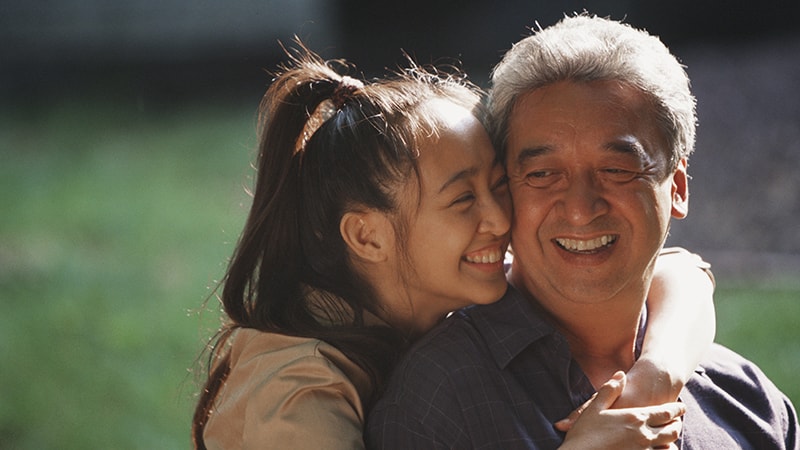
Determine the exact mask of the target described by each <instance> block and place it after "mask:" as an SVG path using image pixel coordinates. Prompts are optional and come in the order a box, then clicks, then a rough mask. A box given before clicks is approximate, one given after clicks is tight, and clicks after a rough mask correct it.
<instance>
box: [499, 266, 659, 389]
mask: <svg viewBox="0 0 800 450" xmlns="http://www.w3.org/2000/svg"><path fill="white" fill-rule="evenodd" d="M509 278H510V281H511V282H512V284H513V285H515V286H516V287H517V288H518V289H519V290H520V291H522V292H523V293H526V292H527V295H528V296H529V298H530V299H531V300H532V301H535V302H536V303H538V304H539V306H540V307H541V308H542V309H543V310H544V313H545V314H546V315H547V316H548V317H549V319H550V320H551V321H552V323H553V324H554V325H555V326H556V327H557V328H558V329H559V330H560V331H561V333H562V334H564V336H565V337H566V338H567V341H568V342H569V345H570V351H571V353H572V356H573V357H574V358H575V360H576V361H578V363H579V364H580V366H581V369H583V371H584V372H585V373H586V375H587V376H588V377H589V380H590V381H591V382H592V384H593V385H594V386H595V387H599V386H600V385H601V384H603V383H605V382H606V381H608V379H610V378H611V376H612V375H613V374H614V372H616V371H619V370H622V371H626V372H627V371H628V370H629V369H630V368H631V366H633V363H634V362H635V358H636V355H635V350H636V348H635V346H636V338H637V334H638V330H639V322H640V318H641V313H642V308H643V307H644V303H645V299H646V296H647V289H646V287H643V286H632V287H630V288H628V289H627V290H626V291H624V292H620V293H618V294H617V295H615V296H614V297H613V298H610V299H606V300H604V301H602V302H598V303H592V302H576V301H572V300H569V299H563V298H549V297H550V296H546V295H543V294H537V293H536V292H531V291H535V288H534V289H531V288H530V287H529V286H525V285H524V284H523V283H521V282H520V281H521V279H519V278H517V277H514V276H513V274H512V276H510V277H509Z"/></svg>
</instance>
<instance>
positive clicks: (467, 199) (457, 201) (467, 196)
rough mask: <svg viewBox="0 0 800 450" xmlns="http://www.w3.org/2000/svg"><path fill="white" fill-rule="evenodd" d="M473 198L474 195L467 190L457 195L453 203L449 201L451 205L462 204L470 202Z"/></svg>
mask: <svg viewBox="0 0 800 450" xmlns="http://www.w3.org/2000/svg"><path fill="white" fill-rule="evenodd" d="M474 199H475V195H474V194H473V193H472V192H469V193H466V194H464V195H462V196H460V197H458V198H457V199H455V200H453V203H451V206H452V205H458V204H462V203H467V202H471V201H472V200H474Z"/></svg>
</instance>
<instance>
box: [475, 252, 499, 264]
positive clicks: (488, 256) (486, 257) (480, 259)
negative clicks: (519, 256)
mask: <svg viewBox="0 0 800 450" xmlns="http://www.w3.org/2000/svg"><path fill="white" fill-rule="evenodd" d="M502 259H503V252H502V251H500V250H491V251H486V252H481V253H479V254H472V255H467V256H466V260H467V261H469V262H471V263H480V264H490V263H492V264H493V263H496V262H498V261H500V260H502Z"/></svg>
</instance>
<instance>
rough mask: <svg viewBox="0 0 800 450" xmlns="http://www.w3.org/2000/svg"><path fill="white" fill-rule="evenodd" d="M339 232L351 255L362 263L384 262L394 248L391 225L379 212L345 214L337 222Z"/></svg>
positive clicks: (351, 212)
mask: <svg viewBox="0 0 800 450" xmlns="http://www.w3.org/2000/svg"><path fill="white" fill-rule="evenodd" d="M339 232H340V233H341V234H342V239H344V242H345V244H347V247H348V248H349V249H350V251H351V252H352V253H353V255H355V256H356V257H358V258H360V259H362V260H364V261H368V262H382V261H386V260H387V259H388V258H389V256H390V254H391V252H392V251H393V248H394V228H393V227H392V223H391V222H390V221H389V218H388V217H387V216H386V214H384V213H382V212H379V211H375V210H367V211H350V212H347V213H345V214H344V216H343V217H342V220H341V221H340V222H339Z"/></svg>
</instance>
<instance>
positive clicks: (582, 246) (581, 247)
mask: <svg viewBox="0 0 800 450" xmlns="http://www.w3.org/2000/svg"><path fill="white" fill-rule="evenodd" d="M615 240H616V238H615V237H614V236H610V235H606V236H600V237H599V238H595V239H589V240H587V241H584V240H578V239H564V238H556V242H558V245H560V246H562V247H564V248H565V249H567V250H569V251H573V252H590V251H592V250H597V249H598V248H600V247H604V246H606V245H608V244H610V243H612V242H614V241H615Z"/></svg>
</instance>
